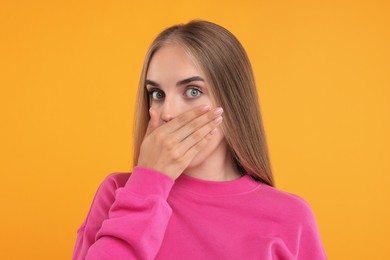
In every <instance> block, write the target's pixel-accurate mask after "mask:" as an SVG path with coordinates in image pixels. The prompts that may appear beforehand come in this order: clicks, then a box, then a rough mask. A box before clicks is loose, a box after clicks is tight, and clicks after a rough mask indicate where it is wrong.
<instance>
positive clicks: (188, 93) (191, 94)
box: [185, 88, 202, 98]
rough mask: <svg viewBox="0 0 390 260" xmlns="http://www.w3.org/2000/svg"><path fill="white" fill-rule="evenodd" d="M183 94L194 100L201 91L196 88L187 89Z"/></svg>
mask: <svg viewBox="0 0 390 260" xmlns="http://www.w3.org/2000/svg"><path fill="white" fill-rule="evenodd" d="M185 94H186V96H187V97H189V98H196V97H198V96H200V95H201V94H202V91H200V89H198V88H189V89H187V90H186V92H185Z"/></svg>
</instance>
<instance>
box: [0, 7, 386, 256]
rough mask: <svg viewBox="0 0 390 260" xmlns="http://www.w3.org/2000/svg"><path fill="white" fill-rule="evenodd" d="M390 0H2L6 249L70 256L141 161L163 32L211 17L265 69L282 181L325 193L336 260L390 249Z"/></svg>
mask: <svg viewBox="0 0 390 260" xmlns="http://www.w3.org/2000/svg"><path fill="white" fill-rule="evenodd" d="M389 14H390V4H389V1H387V0H386V1H385V0H384V1H376V0H365V1H347V0H342V1H340V0H331V1H311V0H296V1H265V0H261V1H245V0H243V1H211V0H197V1H191V2H184V1H183V2H181V1H170V0H165V1H161V2H155V1H145V2H142V1H124V0H122V1H120V0H117V1H115V0H114V1H84V0H83V1H80V0H78V1H75V0H73V1H69V0H68V1H42V0H40V1H16V0H15V1H4V0H3V1H1V3H0V45H1V46H0V75H1V76H0V86H1V94H0V109H1V110H0V111H1V114H2V115H1V124H2V126H1V130H0V131H1V135H0V138H1V139H0V143H1V154H0V158H1V183H2V184H1V189H0V199H1V216H0V223H1V236H0V247H1V248H0V259H70V258H71V254H72V250H73V246H74V242H75V239H76V230H77V228H78V227H79V225H81V223H82V221H83V219H84V218H85V217H86V214H87V212H88V209H89V206H90V204H91V202H92V199H93V196H94V194H95V192H96V189H97V187H98V185H99V184H100V182H101V181H102V180H103V178H104V177H105V176H106V175H107V174H109V173H111V172H115V171H123V172H127V171H130V170H131V167H132V166H131V145H132V139H131V136H132V120H133V109H134V100H135V92H136V85H137V82H138V77H139V74H140V70H141V65H142V62H143V57H144V55H145V52H146V49H147V47H148V45H149V44H150V42H151V40H152V39H153V38H154V37H155V36H156V34H157V33H158V32H160V31H161V30H162V29H164V28H165V27H167V26H169V25H172V24H176V23H180V22H187V21H189V20H191V19H194V18H201V19H206V20H210V21H213V22H216V23H218V24H221V25H223V26H224V27H226V28H227V29H229V30H230V31H231V32H233V33H234V34H235V35H236V36H237V37H238V38H239V39H240V41H241V42H242V44H243V45H244V47H245V48H246V50H247V52H248V55H249V57H250V59H251V61H252V64H253V68H254V71H255V75H256V79H257V83H258V90H259V96H260V101H261V108H262V113H263V119H264V125H265V128H266V133H267V137H268V143H269V147H270V154H271V160H272V165H273V170H274V174H275V178H276V183H277V187H278V188H280V189H283V190H286V191H289V192H292V193H296V194H299V195H300V196H302V197H304V198H305V199H306V200H307V201H308V202H309V203H310V204H311V206H312V208H313V210H314V213H315V215H316V218H317V222H318V225H319V228H320V233H321V237H322V240H323V243H324V246H325V249H326V251H327V254H328V257H329V259H385V258H386V257H389V256H388V255H389V253H388V249H386V248H387V247H388V244H389V242H390V241H389V233H390V225H389V219H390V207H389V205H390V203H389V202H390V201H389V198H390V189H389V184H390V183H389V182H390V177H389V175H390V167H389V158H390V156H389V155H390V153H389V152H390V151H389V150H390V149H389V147H390V139H389V133H390V124H389V114H390V113H389V110H390V108H389V107H390V106H389V100H390V91H389V88H390V62H389V61H390V29H389V28H390V15H389Z"/></svg>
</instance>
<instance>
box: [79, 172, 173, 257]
mask: <svg viewBox="0 0 390 260" xmlns="http://www.w3.org/2000/svg"><path fill="white" fill-rule="evenodd" d="M173 184H174V180H173V179H172V178H170V177H169V176H167V175H165V174H162V173H160V172H157V171H154V170H151V169H146V168H142V167H135V168H134V170H133V173H132V174H131V175H130V177H129V178H128V180H127V182H126V183H125V184H124V186H123V187H120V188H117V189H116V190H114V191H113V190H112V189H110V188H109V186H110V185H112V184H110V182H109V181H108V180H107V179H106V180H105V182H103V183H102V185H101V186H100V188H99V189H98V191H97V193H96V195H95V198H94V201H93V203H92V206H91V209H90V212H89V213H88V216H87V218H86V220H85V221H84V222H83V224H82V226H81V227H80V228H79V230H78V235H77V239H76V245H75V249H74V252H73V259H74V260H84V259H86V260H98V259H99V260H103V259H110V260H115V259H154V258H155V256H156V255H157V253H158V251H159V248H160V246H161V243H162V240H163V237H164V234H165V230H166V227H167V224H168V221H169V219H170V217H171V214H172V209H171V207H170V206H169V204H168V203H167V198H168V195H169V192H170V190H171V188H172V186H173ZM110 191H111V192H110ZM110 193H111V194H110ZM111 197H112V198H111ZM110 200H111V201H112V203H110Z"/></svg>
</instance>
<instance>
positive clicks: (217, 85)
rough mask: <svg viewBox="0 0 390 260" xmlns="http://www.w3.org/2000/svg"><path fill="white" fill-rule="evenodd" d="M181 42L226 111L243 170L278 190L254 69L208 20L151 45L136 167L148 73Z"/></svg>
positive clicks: (138, 135) (139, 108)
mask: <svg viewBox="0 0 390 260" xmlns="http://www.w3.org/2000/svg"><path fill="white" fill-rule="evenodd" d="M168 44H178V45H179V46H181V47H182V48H183V49H184V50H185V51H186V53H187V54H188V55H189V56H190V57H191V58H192V59H193V60H194V62H195V63H196V64H197V65H198V66H199V68H200V69H201V70H202V72H203V73H204V74H205V77H206V81H207V82H208V83H209V91H210V93H211V94H212V96H213V99H214V101H215V102H216V105H218V106H221V107H222V108H223V110H224V119H223V124H221V125H220V129H221V130H222V132H223V134H224V136H225V138H226V141H227V143H228V145H229V147H230V152H231V155H232V158H233V160H234V162H235V164H236V166H237V169H238V170H240V171H241V172H243V173H245V174H248V175H250V176H252V177H253V178H254V179H256V180H258V181H261V182H263V183H265V184H268V185H270V186H274V179H273V175H272V169H271V163H270V158H269V152H268V147H267V141H266V135H265V131H264V126H263V122H262V117H261V112H260V105H259V100H258V95H257V89H256V83H255V79H254V75H253V70H252V66H251V64H250V61H249V59H248V56H247V54H246V52H245V50H244V48H243V47H242V45H241V43H240V42H239V41H238V40H237V38H236V37H235V36H234V35H233V34H232V33H230V32H229V31H228V30H227V29H225V28H223V27H222V26H220V25H217V24H215V23H212V22H208V21H201V20H194V21H191V22H189V23H187V24H180V25H174V26H171V27H169V28H167V29H165V30H164V31H162V32H161V33H160V34H159V35H158V36H157V37H156V39H155V40H154V41H153V42H152V44H151V46H150V47H149V49H148V51H147V54H146V57H145V61H144V65H143V68H142V72H141V77H140V80H139V87H138V96H137V102H136V110H135V124H134V158H133V163H134V165H137V162H138V157H139V153H140V147H141V143H142V141H143V138H144V136H145V133H146V129H147V126H148V122H149V119H150V116H149V112H148V111H149V106H150V104H149V102H150V101H149V94H148V92H147V90H146V88H145V80H146V74H147V70H148V66H149V63H150V60H151V59H152V57H153V54H154V53H156V51H158V50H159V49H160V48H161V47H163V46H165V45H168Z"/></svg>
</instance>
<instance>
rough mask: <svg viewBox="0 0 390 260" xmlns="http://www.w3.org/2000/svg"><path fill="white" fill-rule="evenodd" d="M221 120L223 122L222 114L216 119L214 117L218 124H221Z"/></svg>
mask: <svg viewBox="0 0 390 260" xmlns="http://www.w3.org/2000/svg"><path fill="white" fill-rule="evenodd" d="M221 122H222V116H219V117H217V118H216V119H214V123H215V124H217V125H219V124H220V123H221Z"/></svg>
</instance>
